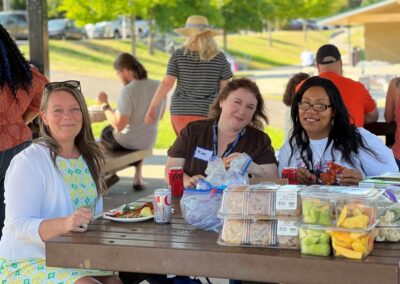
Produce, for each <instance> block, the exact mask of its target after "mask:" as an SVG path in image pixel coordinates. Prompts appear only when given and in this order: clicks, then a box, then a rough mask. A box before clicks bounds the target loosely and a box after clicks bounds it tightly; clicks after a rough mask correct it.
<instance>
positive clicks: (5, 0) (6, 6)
mask: <svg viewBox="0 0 400 284" xmlns="http://www.w3.org/2000/svg"><path fill="white" fill-rule="evenodd" d="M10 4H11V3H10V0H3V10H4V11H10V10H11V6H10Z"/></svg>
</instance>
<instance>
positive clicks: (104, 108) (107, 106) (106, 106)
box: [102, 104, 111, 111]
mask: <svg viewBox="0 0 400 284" xmlns="http://www.w3.org/2000/svg"><path fill="white" fill-rule="evenodd" d="M102 109H103V111H106V110H109V109H111V107H110V105H109V104H105V105H103V106H102Z"/></svg>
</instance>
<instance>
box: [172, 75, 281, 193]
mask: <svg viewBox="0 0 400 284" xmlns="http://www.w3.org/2000/svg"><path fill="white" fill-rule="evenodd" d="M263 123H268V118H267V116H266V114H265V112H264V100H263V98H262V96H261V93H260V90H259V89H258V86H257V85H256V84H255V83H254V82H252V81H251V80H249V79H246V78H241V79H235V80H232V81H230V82H229V83H228V84H227V85H226V86H225V88H223V89H222V91H221V94H220V95H219V96H218V97H217V98H216V100H215V102H214V103H213V105H212V107H211V109H210V114H209V119H207V120H199V121H194V122H191V123H189V124H188V125H187V126H186V127H185V128H184V129H183V130H182V132H181V134H180V135H179V136H178V138H177V139H176V140H175V142H174V144H173V145H172V147H171V148H170V149H169V150H168V159H167V164H166V166H165V179H166V181H167V182H168V169H169V168H170V167H178V166H180V167H183V171H184V186H185V188H186V187H192V188H193V187H196V185H197V181H198V179H199V178H204V176H205V169H206V168H207V164H208V161H209V160H210V159H212V158H215V157H219V158H225V159H226V161H225V162H226V164H227V165H229V163H230V162H231V161H232V159H233V158H235V157H236V156H237V155H238V153H246V154H247V155H249V156H250V157H251V158H252V160H253V162H252V163H251V164H250V166H249V171H248V172H249V174H252V175H253V176H254V177H277V166H276V159H275V154H274V149H273V148H272V146H271V139H270V138H269V136H268V135H267V134H266V133H264V131H263V129H264V124H263Z"/></svg>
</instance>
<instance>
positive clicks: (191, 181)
mask: <svg viewBox="0 0 400 284" xmlns="http://www.w3.org/2000/svg"><path fill="white" fill-rule="evenodd" d="M205 178H206V177H205V176H203V175H195V176H192V177H190V178H188V179H186V180H185V181H184V184H183V186H184V187H185V188H196V186H197V182H198V180H199V179H205Z"/></svg>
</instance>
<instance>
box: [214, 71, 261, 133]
mask: <svg viewBox="0 0 400 284" xmlns="http://www.w3.org/2000/svg"><path fill="white" fill-rule="evenodd" d="M241 88H242V89H246V90H248V91H250V92H251V93H252V94H254V96H255V97H256V99H257V106H256V111H255V112H254V115H253V118H252V119H251V122H250V123H249V126H251V127H254V128H257V129H259V130H261V131H264V122H265V124H268V117H267V115H266V113H265V110H264V99H263V97H262V95H261V92H260V89H259V88H258V86H257V84H256V83H254V82H253V81H252V80H250V79H248V78H237V79H234V80H232V81H230V82H229V83H228V84H227V85H226V86H225V88H223V89H222V91H221V93H220V94H219V95H218V96H217V97H216V99H215V100H214V103H213V104H212V106H211V107H210V112H209V114H208V117H209V118H211V119H214V120H219V118H220V116H221V107H220V106H219V103H220V102H221V101H224V100H226V99H227V98H228V97H229V95H230V94H231V93H232V92H234V91H236V90H238V89H241Z"/></svg>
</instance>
